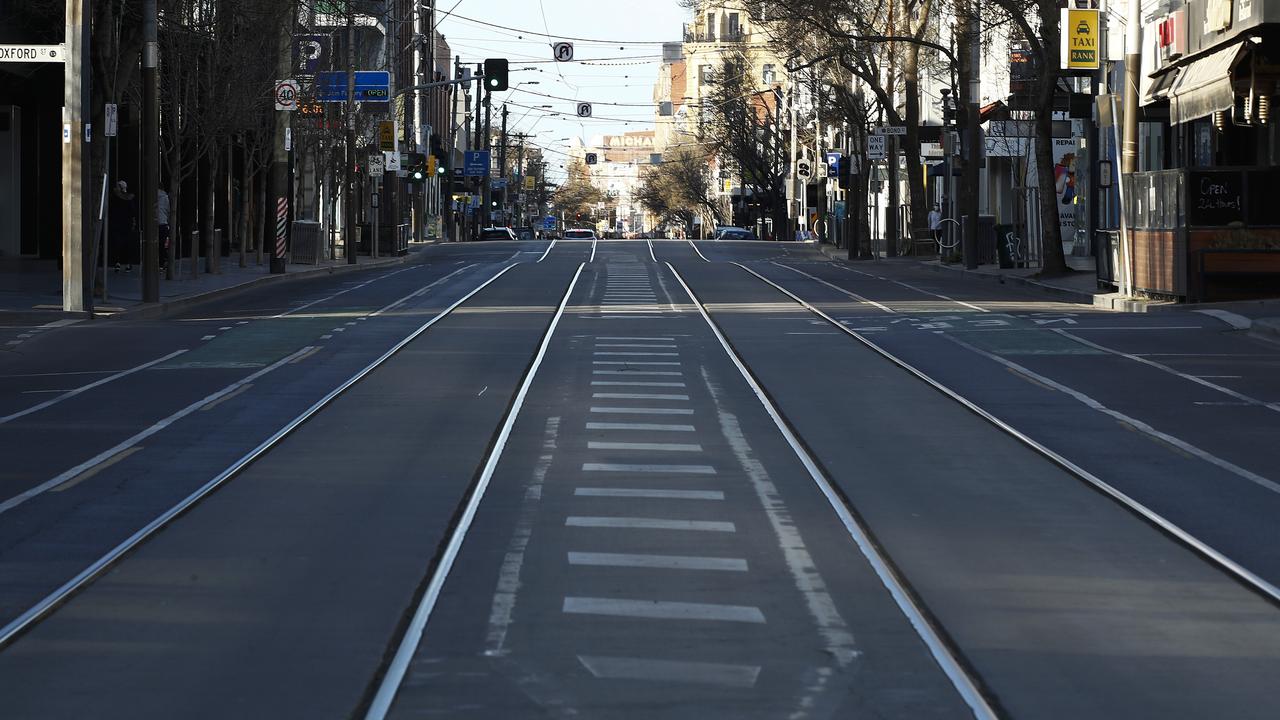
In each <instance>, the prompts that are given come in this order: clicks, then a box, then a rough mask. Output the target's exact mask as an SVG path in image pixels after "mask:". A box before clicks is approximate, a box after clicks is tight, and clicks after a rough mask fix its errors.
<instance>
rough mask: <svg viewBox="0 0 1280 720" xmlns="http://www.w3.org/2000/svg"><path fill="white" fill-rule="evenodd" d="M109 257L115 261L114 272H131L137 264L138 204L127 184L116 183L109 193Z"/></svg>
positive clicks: (122, 182) (122, 181)
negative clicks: (122, 268)
mask: <svg viewBox="0 0 1280 720" xmlns="http://www.w3.org/2000/svg"><path fill="white" fill-rule="evenodd" d="M110 229H111V236H110V240H109V242H110V245H111V255H112V256H113V257H114V258H115V259H116V265H115V271H116V272H120V264H121V263H124V266H125V267H124V271H125V272H133V266H134V264H135V263H137V262H138V251H139V248H138V204H137V197H136V196H134V195H133V194H132V193H130V192H129V183H127V182H125V181H124V180H119V181H117V182H116V187H115V189H114V190H113V191H112V192H111V228H110Z"/></svg>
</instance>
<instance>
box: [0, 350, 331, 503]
mask: <svg viewBox="0 0 1280 720" xmlns="http://www.w3.org/2000/svg"><path fill="white" fill-rule="evenodd" d="M311 348H312V346H310V345H308V346H307V347H305V348H302V349H301V350H298V351H297V352H295V353H292V354H290V355H288V356H287V357H284V358H281V359H280V360H277V361H275V362H274V363H272V364H271V365H268V366H267V367H265V368H262V369H261V370H259V371H257V372H255V373H253V374H252V375H249V376H248V377H244V378H241V379H239V380H237V381H235V382H233V383H231V384H230V385H227V386H226V387H224V388H222V389H221V390H218V391H217V392H214V393H211V394H209V395H206V396H205V397H203V398H200V399H199V400H196V401H195V402H193V403H191V404H190V405H187V406H186V407H184V408H182V409H181V410H179V411H177V412H175V413H173V414H172V415H170V416H168V417H166V418H164V419H163V420H159V421H157V422H156V423H154V424H152V425H151V426H150V427H148V428H146V429H144V430H141V431H139V432H137V433H135V434H134V435H132V436H131V437H129V438H127V439H125V440H122V441H120V442H119V443H116V444H115V445H114V446H112V447H110V448H108V449H106V450H103V451H102V452H100V453H98V454H97V455H94V456H93V457H91V458H89V459H88V460H85V461H84V462H82V463H80V464H79V465H76V466H75V467H73V468H70V469H68V470H64V471H62V472H60V473H58V474H57V475H55V476H54V477H52V478H50V479H48V480H45V481H44V482H42V483H40V484H39V485H36V486H35V487H32V488H28V489H27V490H25V491H23V492H21V493H19V494H17V495H14V496H13V497H11V498H9V499H8V500H5V501H4V502H2V503H0V513H6V512H8V511H10V510H12V509H14V508H16V507H18V506H19V505H21V504H23V503H25V502H27V501H28V500H30V499H32V498H34V497H37V496H39V495H41V494H43V493H45V492H47V491H49V490H51V489H53V488H55V487H57V486H59V485H61V484H63V483H65V482H67V481H68V480H70V479H71V478H74V477H75V476H77V475H79V474H80V473H82V472H84V471H86V470H88V469H90V468H92V467H93V466H95V465H98V464H100V463H103V462H106V461H107V460H109V459H111V457H112V456H114V455H117V454H119V453H121V452H124V451H125V450H128V449H129V448H131V447H133V446H134V445H137V444H138V443H140V442H142V441H143V440H146V439H147V438H149V437H151V436H152V435H155V434H156V433H158V432H160V431H161V430H164V429H165V428H167V427H169V426H170V425H172V424H174V423H175V422H177V421H179V420H181V419H182V418H185V417H186V416H188V415H190V414H191V413H193V412H195V411H197V410H199V409H200V408H202V407H204V406H205V405H207V404H209V403H211V402H216V401H217V400H219V399H220V398H222V397H224V396H226V395H229V394H231V393H233V392H236V391H237V390H239V389H240V388H241V387H242V386H244V385H248V384H250V383H253V382H255V381H257V380H258V378H261V377H263V376H264V375H266V374H268V373H270V372H273V371H275V370H277V369H279V368H281V367H283V366H284V365H287V364H288V363H289V362H290V361H291V360H293V359H294V358H295V357H298V356H299V355H302V354H303V353H306V352H310V350H311Z"/></svg>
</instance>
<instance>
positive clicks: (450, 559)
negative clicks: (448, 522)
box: [365, 242, 595, 720]
mask: <svg viewBox="0 0 1280 720" xmlns="http://www.w3.org/2000/svg"><path fill="white" fill-rule="evenodd" d="M594 249H595V243H594V242H592V251H593V252H592V254H593V255H594ZM511 267H514V266H511V265H509V266H507V268H506V269H504V270H503V272H506V270H509V269H511ZM584 267H586V265H585V263H579V264H578V269H577V270H576V271H575V272H574V274H573V279H572V280H570V281H569V287H568V289H567V290H565V293H564V296H563V297H562V298H561V299H560V305H559V306H558V307H557V308H556V312H555V315H553V316H552V319H551V323H550V325H549V326H548V327H547V330H546V334H545V335H544V336H543V338H542V343H541V344H540V345H539V347H538V351H537V353H536V354H535V355H534V357H533V362H532V363H531V364H530V365H529V368H528V370H526V371H525V377H524V381H523V382H521V384H520V388H519V390H517V392H516V394H515V397H514V398H513V400H512V402H511V407H510V408H509V409H508V410H507V416H506V418H505V419H504V421H503V423H502V427H501V429H500V430H499V431H498V435H497V437H496V438H495V439H494V443H493V447H492V449H491V450H490V452H489V457H488V459H487V460H486V461H485V464H484V467H483V469H482V470H481V472H480V476H479V477H478V478H477V479H476V482H475V486H474V487H473V489H472V491H471V494H470V496H469V497H468V498H467V500H466V504H465V505H464V507H463V510H462V513H461V514H460V515H459V517H458V519H457V522H456V524H455V527H454V530H453V532H452V533H450V534H449V541H448V543H447V544H446V545H445V547H444V548H443V549H442V550H441V552H440V555H439V560H438V562H437V564H436V567H435V569H434V571H433V572H432V574H431V579H430V581H429V582H428V583H427V586H426V588H425V590H424V591H423V595H422V599H421V601H420V602H419V603H418V606H417V608H416V609H415V610H414V613H413V616H412V618H411V619H410V621H409V624H408V627H407V628H406V630H405V633H404V636H403V638H402V639H401V641H400V644H399V646H398V647H397V648H396V652H395V654H394V655H393V656H392V658H391V660H390V662H389V663H388V665H387V669H386V672H385V673H384V675H383V677H382V680H381V682H380V683H379V685H378V690H377V692H376V693H375V694H374V697H373V700H372V701H371V702H370V705H369V710H368V712H367V713H366V714H365V719H366V720H382V718H385V717H386V715H387V713H388V712H389V711H390V709H391V703H392V702H393V701H394V700H395V697H396V693H397V692H398V691H399V689H400V684H401V683H402V682H403V681H404V676H405V673H406V672H407V671H408V669H409V664H410V662H412V660H413V655H414V653H416V652H417V649H418V646H419V644H420V643H421V642H422V636H423V633H424V631H425V630H426V627H427V622H428V621H429V620H430V618H431V611H432V610H433V609H434V608H435V604H436V601H437V600H438V599H439V597H440V592H441V590H442V589H443V588H444V584H445V581H446V580H447V579H448V577H449V571H450V570H451V569H452V568H453V563H454V561H455V560H456V559H457V556H458V552H459V551H460V550H461V548H462V543H463V540H464V539H465V537H466V534H467V530H468V529H470V527H471V523H472V521H474V519H475V515H476V511H477V510H478V509H479V507H480V501H481V500H482V499H483V498H484V494H485V490H487V489H488V486H489V482H490V480H492V478H493V473H494V471H495V470H496V469H497V467H498V461H499V460H500V459H501V457H502V453H503V450H504V449H505V448H506V444H507V441H508V440H509V439H510V437H511V431H512V428H513V427H514V426H515V423H516V418H517V417H518V416H519V415H520V410H521V408H522V407H523V406H524V401H525V398H526V397H527V396H528V394H529V388H530V387H531V386H532V385H533V380H534V378H535V377H537V374H538V369H539V368H540V367H541V366H542V361H543V359H544V358H545V357H546V354H547V349H548V348H549V347H550V346H551V340H552V337H553V336H554V335H555V331H556V328H557V327H558V326H559V324H560V320H561V318H563V317H564V312H565V308H566V307H567V306H568V305H569V296H570V295H572V294H573V290H574V288H575V287H577V284H578V278H580V277H581V276H582V269H583V268H584ZM499 274H501V273H499ZM493 279H494V280H496V279H497V276H495V277H494V278H493ZM490 282H492V280H491V281H490ZM486 284H487V283H486ZM482 287H483V286H482ZM468 297H470V296H468Z"/></svg>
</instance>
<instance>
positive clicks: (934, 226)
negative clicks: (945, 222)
mask: <svg viewBox="0 0 1280 720" xmlns="http://www.w3.org/2000/svg"><path fill="white" fill-rule="evenodd" d="M929 229H930V230H932V231H933V241H934V242H941V241H942V209H941V208H940V207H939V206H938V205H937V204H934V206H933V209H932V210H930V211H929Z"/></svg>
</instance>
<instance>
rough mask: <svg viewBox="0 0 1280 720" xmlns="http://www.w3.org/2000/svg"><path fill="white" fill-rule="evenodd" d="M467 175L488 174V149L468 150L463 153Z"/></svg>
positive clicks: (479, 175)
mask: <svg viewBox="0 0 1280 720" xmlns="http://www.w3.org/2000/svg"><path fill="white" fill-rule="evenodd" d="M462 164H463V166H464V167H465V168H466V176H467V177H484V176H486V175H488V174H489V151H488V150H468V151H466V153H465V154H464V155H463V163H462Z"/></svg>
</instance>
